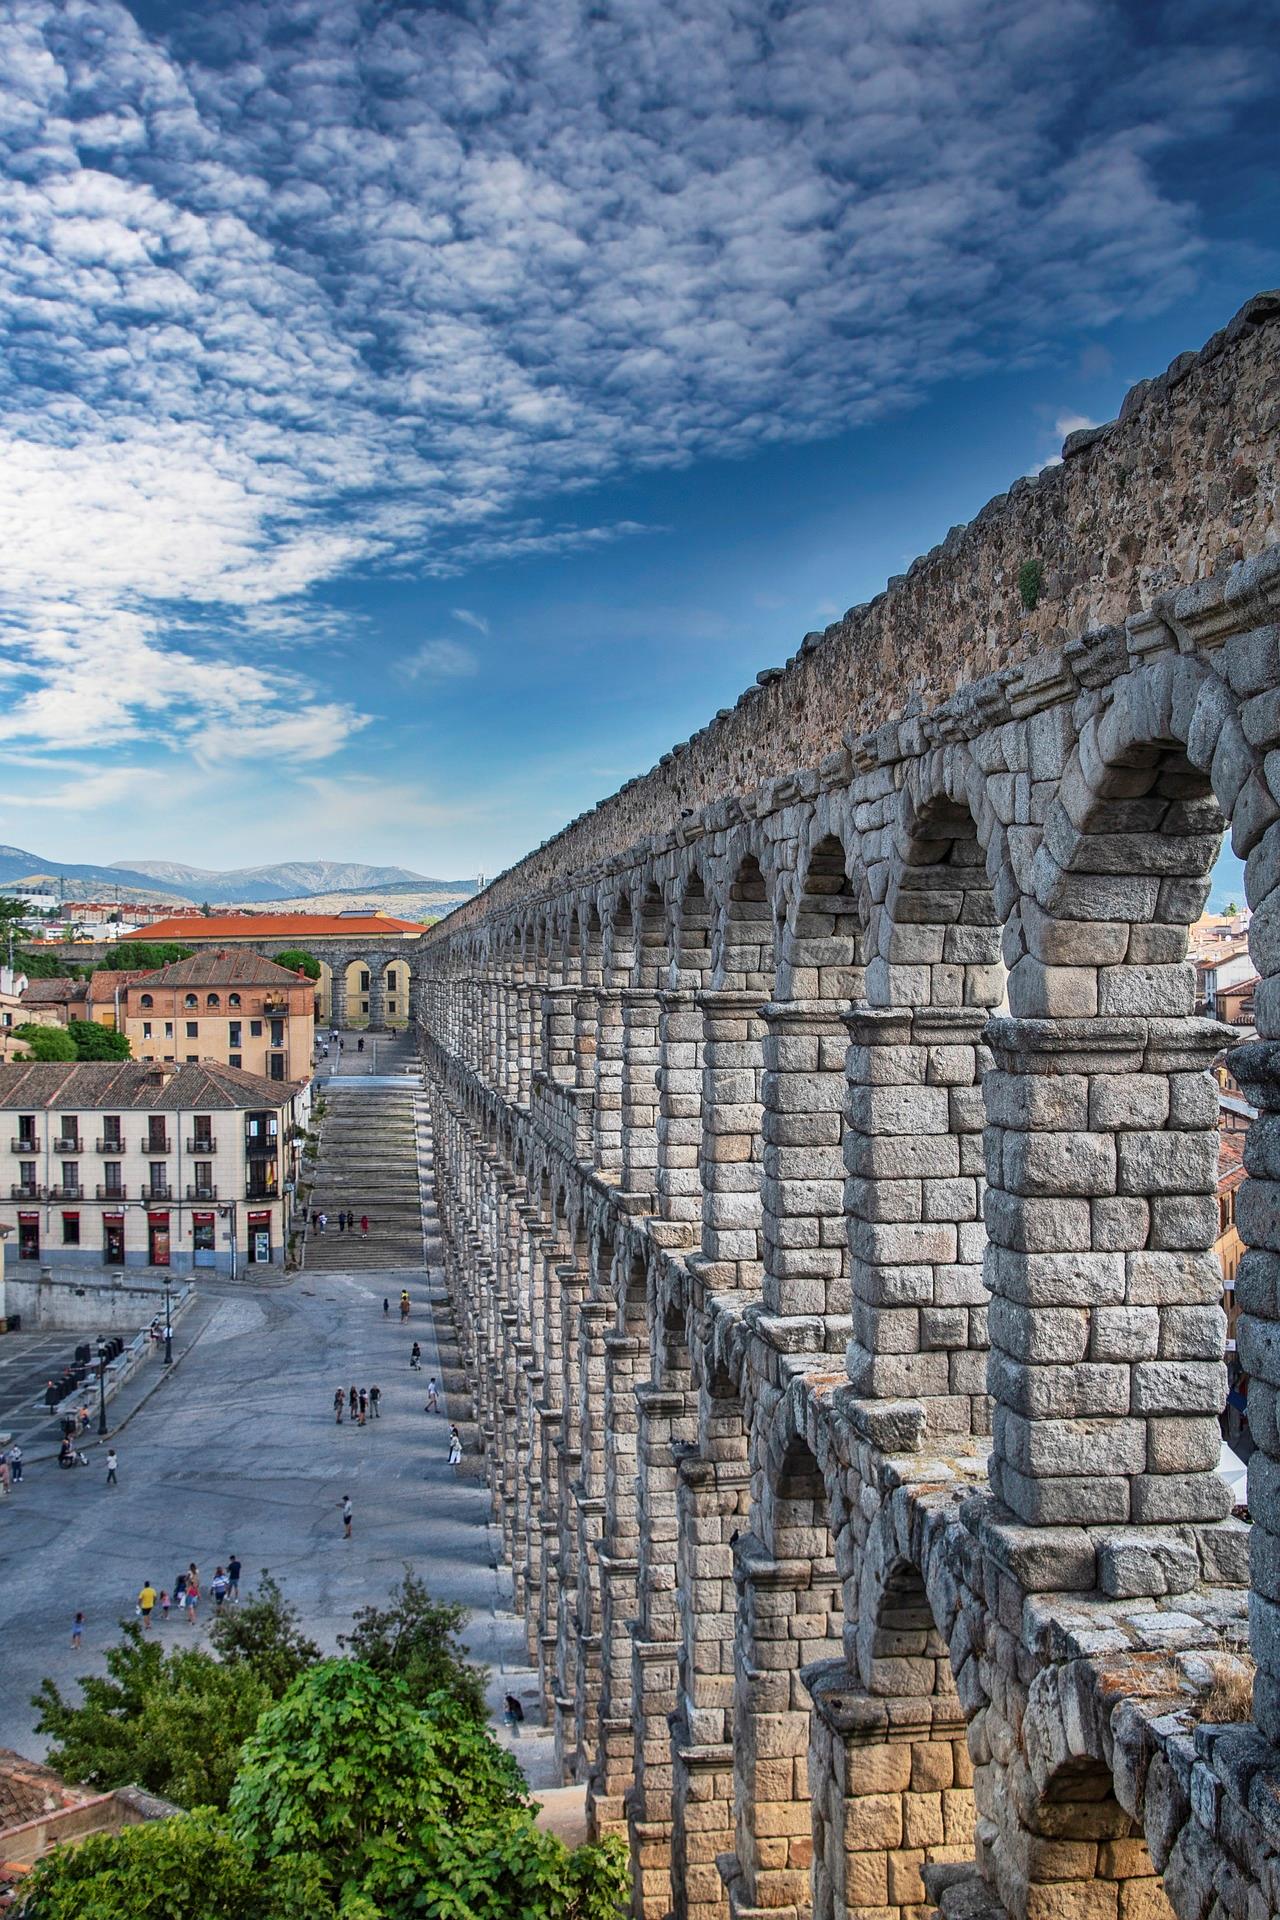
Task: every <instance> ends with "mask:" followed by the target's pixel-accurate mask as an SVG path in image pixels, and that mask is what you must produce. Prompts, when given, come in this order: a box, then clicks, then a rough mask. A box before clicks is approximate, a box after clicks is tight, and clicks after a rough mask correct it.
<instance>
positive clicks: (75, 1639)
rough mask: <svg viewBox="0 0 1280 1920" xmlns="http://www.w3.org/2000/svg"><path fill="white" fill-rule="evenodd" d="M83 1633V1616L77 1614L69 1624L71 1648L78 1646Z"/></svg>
mask: <svg viewBox="0 0 1280 1920" xmlns="http://www.w3.org/2000/svg"><path fill="white" fill-rule="evenodd" d="M83 1633H84V1615H83V1613H77V1615H76V1617H75V1619H74V1620H73V1621H72V1622H71V1644H72V1646H73V1647H78V1646H79V1645H80V1639H81V1636H82V1634H83Z"/></svg>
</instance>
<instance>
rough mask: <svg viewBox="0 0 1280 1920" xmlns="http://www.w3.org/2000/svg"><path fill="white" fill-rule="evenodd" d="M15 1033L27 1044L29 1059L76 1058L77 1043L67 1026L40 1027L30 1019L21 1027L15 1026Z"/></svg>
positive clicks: (18, 1038) (15, 1036)
mask: <svg viewBox="0 0 1280 1920" xmlns="http://www.w3.org/2000/svg"><path fill="white" fill-rule="evenodd" d="M13 1035H14V1038H15V1039H17V1040H21V1041H22V1042H23V1043H24V1044H25V1046H26V1049H27V1056H26V1057H27V1059H28V1060H74V1059H75V1058H76V1043H75V1041H74V1040H73V1039H72V1037H71V1035H70V1033H69V1032H68V1030H67V1029H66V1027H40V1026H36V1025H35V1023H34V1022H33V1021H30V1020H28V1021H24V1023H23V1024H22V1026H20V1027H14V1029H13Z"/></svg>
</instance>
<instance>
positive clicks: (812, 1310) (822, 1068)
mask: <svg viewBox="0 0 1280 1920" xmlns="http://www.w3.org/2000/svg"><path fill="white" fill-rule="evenodd" d="M762 1018H763V1019H764V1021H765V1024H766V1028H767V1034H766V1038H765V1042H764V1081H763V1094H764V1111H763V1115H762V1132H763V1141H764V1187H763V1197H764V1211H763V1241H764V1282H763V1293H764V1304H765V1309H766V1311H767V1312H768V1313H770V1314H776V1315H778V1316H779V1317H780V1318H785V1319H789V1320H803V1321H806V1322H808V1327H807V1330H806V1331H805V1333H804V1335H803V1339H804V1344H805V1345H806V1346H807V1347H808V1348H809V1349H810V1350H811V1351H814V1352H822V1351H827V1352H835V1351H843V1349H844V1347H845V1346H846V1344H847V1342H848V1337H849V1281H848V1269H849V1251H848V1234H847V1229H846V1226H845V1215H844V1161H843V1158H842V1155H841V1147H840V1136H841V1131H842V1129H843V1124H844V1122H843V1113H844V1104H845V1077H844V1064H845V1050H846V1038H845V1031H844V1026H843V1023H842V1021H841V1018H840V1008H839V1007H838V1006H837V1005H834V1004H829V1003H828V1002H826V1001H822V1000H799V1001H793V1002H790V1003H788V1004H782V1003H778V1004H774V1005H770V1006H767V1007H765V1008H764V1009H763V1010H762Z"/></svg>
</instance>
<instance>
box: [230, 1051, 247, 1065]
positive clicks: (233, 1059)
mask: <svg viewBox="0 0 1280 1920" xmlns="http://www.w3.org/2000/svg"><path fill="white" fill-rule="evenodd" d="M243 1059H244V1055H243V1054H239V1053H233V1054H229V1055H228V1057H227V1065H228V1066H229V1067H238V1066H240V1065H241V1064H242V1062H243Z"/></svg>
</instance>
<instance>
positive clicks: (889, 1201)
mask: <svg viewBox="0 0 1280 1920" xmlns="http://www.w3.org/2000/svg"><path fill="white" fill-rule="evenodd" d="M987 1017H988V1016H987V1014H986V1011H985V1010H984V1009H982V1008H978V1007H971V1008H963V1007H948V1008H933V1007H915V1008H910V1007H903V1008H888V1009H881V1008H872V1007H859V1008H855V1009H853V1010H852V1011H851V1012H849V1013H848V1014H847V1015H846V1016H845V1025H846V1026H847V1028H848V1030H849V1042H850V1044H849V1053H848V1062H847V1072H848V1080H849V1130H848V1134H847V1136H846V1141H845V1164H846V1166H847V1168H848V1172H849V1181H848V1184H847V1187H846V1190H845V1194H846V1204H847V1207H848V1212H849V1242H850V1249H851V1253H852V1256H853V1264H852V1280H853V1339H852V1341H851V1343H850V1346H849V1352H848V1367H849V1376H850V1379H851V1380H852V1382H853V1385H854V1388H855V1391H856V1392H857V1393H859V1394H860V1395H862V1396H863V1397H865V1398H867V1399H908V1400H917V1401H920V1402H921V1403H922V1404H923V1406H924V1409H925V1419H926V1430H927V1431H928V1432H929V1433H931V1434H934V1435H940V1434H960V1435H968V1434H969V1433H973V1432H976V1433H986V1432H988V1431H989V1427H990V1421H989V1411H988V1404H987V1399H986V1377H985V1376H986V1350H987V1325H986V1308H987V1293H986V1288H985V1285H984V1283H983V1277H982V1260H983V1249H984V1246H985V1244H986V1232H985V1229H984V1227H983V1225H982V1220H981V1211H982V1178H981V1176H982V1172H983V1134H982V1125H983V1113H982V1093H981V1085H980V1075H981V1070H982V1065H983V1052H982V1048H981V1045H980V1037H981V1034H982V1031H983V1029H984V1028H985V1026H986V1023H987Z"/></svg>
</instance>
